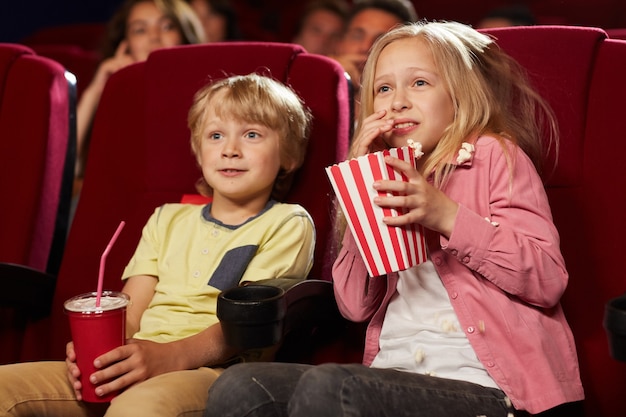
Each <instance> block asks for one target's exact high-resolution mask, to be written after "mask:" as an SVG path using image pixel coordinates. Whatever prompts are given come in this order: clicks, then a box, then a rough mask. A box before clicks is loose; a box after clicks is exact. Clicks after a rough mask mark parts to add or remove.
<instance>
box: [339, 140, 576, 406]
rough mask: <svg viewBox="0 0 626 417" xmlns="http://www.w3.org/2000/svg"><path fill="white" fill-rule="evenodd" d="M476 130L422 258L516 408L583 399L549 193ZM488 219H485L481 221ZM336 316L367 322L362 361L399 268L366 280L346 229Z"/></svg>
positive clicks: (526, 166)
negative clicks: (442, 225)
mask: <svg viewBox="0 0 626 417" xmlns="http://www.w3.org/2000/svg"><path fill="white" fill-rule="evenodd" d="M506 143H507V145H508V148H507V149H508V155H509V157H510V160H511V162H512V164H511V166H509V165H508V164H507V156H506V154H505V152H504V151H503V148H502V146H501V144H500V142H498V141H497V140H496V139H495V138H493V137H489V136H482V137H480V138H478V139H477V141H476V143H475V147H476V150H475V152H474V155H473V158H472V159H471V160H469V161H467V162H464V163H463V164H461V165H459V166H457V168H456V170H455V171H454V173H453V174H452V177H451V178H450V180H449V182H448V184H447V186H446V187H445V189H444V191H445V192H446V194H447V195H448V196H449V197H450V198H452V199H453V200H455V201H457V202H458V203H459V204H460V207H459V211H458V214H457V217H456V222H455V228H454V231H453V232H452V235H451V236H450V239H449V240H448V239H446V238H445V237H443V236H440V235H436V234H435V233H433V232H431V231H427V236H426V238H427V242H428V250H429V254H430V258H431V260H432V262H433V263H434V265H435V268H436V269H437V272H438V273H439V276H440V277H441V280H442V282H443V284H444V286H445V288H446V291H447V292H448V295H449V297H450V301H451V303H452V306H453V308H454V310H455V312H456V314H457V316H458V318H459V322H460V324H461V326H462V327H463V329H464V331H465V334H466V335H467V338H468V339H469V341H470V343H471V345H472V347H473V348H474V351H475V352H476V355H477V357H478V359H479V360H480V361H481V363H482V364H483V366H484V367H485V368H486V369H487V371H488V372H489V374H490V375H491V377H492V378H493V379H494V380H495V381H496V383H497V384H498V386H499V387H500V388H501V389H502V390H503V391H504V392H505V393H506V395H507V396H508V397H509V398H510V399H511V401H512V402H513V405H514V406H515V407H516V408H517V409H519V410H527V411H528V412H530V413H532V414H535V413H538V412H541V411H544V410H547V409H549V408H552V407H554V406H557V405H559V404H562V403H565V402H571V401H579V400H582V399H583V398H584V393H583V388H582V383H581V381H580V375H579V369H578V359H577V355H576V347H575V345H574V338H573V336H572V332H571V330H570V328H569V326H568V324H567V321H566V319H565V317H564V315H563V311H562V309H561V306H560V304H559V300H560V298H561V295H562V294H563V291H564V290H565V287H566V286H567V281H568V274H567V271H566V269H565V262H564V260H563V257H562V255H561V252H560V248H559V236H558V232H557V230H556V227H555V226H554V224H553V222H552V215H551V212H550V206H549V203H548V199H547V196H546V193H545V190H544V187H543V183H542V182H541V179H540V177H539V176H538V175H537V172H536V170H535V168H534V167H533V165H532V163H531V161H530V160H529V159H528V157H527V156H526V155H525V154H524V153H523V152H522V151H521V150H519V149H517V148H515V147H514V146H513V145H512V144H511V143H510V142H508V141H507V142H506ZM486 219H488V220H486ZM333 279H334V283H335V295H336V297H337V303H338V305H339V308H340V310H341V312H342V314H343V315H344V316H345V317H346V318H348V319H350V320H352V321H356V322H362V321H366V320H370V323H369V325H368V329H367V336H366V341H365V352H364V357H363V363H364V364H365V365H370V364H371V362H372V360H373V359H374V357H375V356H376V354H377V352H378V338H379V336H380V331H381V327H382V321H383V319H384V317H385V311H386V308H387V305H388V303H389V300H390V299H391V296H392V295H393V294H394V293H395V291H396V284H397V281H398V274H397V273H392V274H388V275H387V276H386V277H385V276H382V277H375V278H369V277H368V274H367V270H366V268H365V264H364V263H363V261H362V259H361V256H360V254H359V251H358V248H357V246H356V242H355V241H354V238H353V237H352V234H351V233H349V232H348V233H346V234H345V237H344V242H343V248H342V250H341V252H340V253H339V256H338V258H337V261H336V262H335V265H334V267H333Z"/></svg>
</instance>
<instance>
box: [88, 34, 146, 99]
mask: <svg viewBox="0 0 626 417" xmlns="http://www.w3.org/2000/svg"><path fill="white" fill-rule="evenodd" d="M134 62H135V60H134V59H133V58H132V57H131V56H130V54H129V53H128V42H127V41H122V42H120V44H119V45H118V47H117V49H116V50H115V55H113V56H112V57H110V58H108V59H105V60H104V61H102V63H101V64H100V66H99V67H98V70H97V71H96V74H95V75H94V78H93V81H92V82H91V87H92V88H94V89H96V90H97V91H102V90H103V89H104V85H105V84H106V82H107V81H108V79H109V77H110V76H111V75H112V74H113V73H115V72H117V71H119V70H121V69H122V68H124V67H127V66H128V65H130V64H133V63H134Z"/></svg>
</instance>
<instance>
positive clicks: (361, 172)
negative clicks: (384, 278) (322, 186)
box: [326, 146, 427, 277]
mask: <svg viewBox="0 0 626 417" xmlns="http://www.w3.org/2000/svg"><path fill="white" fill-rule="evenodd" d="M385 156H393V157H396V158H398V159H401V160H403V161H406V162H409V163H411V164H412V165H413V167H414V168H415V165H416V159H415V157H413V155H412V152H411V149H409V147H407V146H405V147H402V148H392V149H387V150H384V151H380V152H374V153H371V154H367V155H363V156H360V157H358V158H354V159H351V160H348V161H344V162H341V163H338V164H335V165H332V166H329V167H326V174H327V175H328V178H329V180H330V182H331V184H332V187H333V190H334V191H335V194H336V195H337V199H338V200H339V204H340V205H341V209H342V211H343V213H344V214H345V215H346V220H347V222H348V226H349V228H350V231H351V232H352V234H353V236H354V237H355V239H356V243H357V246H358V248H359V252H360V254H361V257H362V258H363V261H364V262H365V266H366V267H367V270H368V273H369V275H370V276H371V277H376V276H380V275H385V274H387V273H389V272H395V271H402V270H405V269H408V268H411V267H412V266H415V265H417V264H419V263H422V262H424V261H425V260H426V259H427V254H426V242H425V239H424V231H423V227H422V226H421V225H420V224H417V223H413V224H408V225H405V226H398V227H395V226H387V225H386V224H385V223H383V221H382V218H383V217H391V216H400V215H403V214H405V213H406V212H407V210H406V209H405V208H390V207H380V206H378V205H376V204H374V203H373V199H374V198H375V197H377V196H379V195H383V196H386V195H388V194H387V193H386V192H379V191H377V190H375V189H374V188H373V187H372V184H373V183H374V182H375V181H379V180H385V179H390V180H395V181H408V179H407V178H406V175H404V173H402V172H400V171H396V170H395V169H393V168H391V167H390V166H389V165H387V164H386V163H385V160H384V158H385Z"/></svg>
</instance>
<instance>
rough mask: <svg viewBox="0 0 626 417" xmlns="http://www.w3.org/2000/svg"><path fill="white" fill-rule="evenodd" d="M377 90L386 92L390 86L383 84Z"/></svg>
mask: <svg viewBox="0 0 626 417" xmlns="http://www.w3.org/2000/svg"><path fill="white" fill-rule="evenodd" d="M377 91H378V92H379V93H386V92H387V91H389V86H387V85H383V86H381V87H378V90H377Z"/></svg>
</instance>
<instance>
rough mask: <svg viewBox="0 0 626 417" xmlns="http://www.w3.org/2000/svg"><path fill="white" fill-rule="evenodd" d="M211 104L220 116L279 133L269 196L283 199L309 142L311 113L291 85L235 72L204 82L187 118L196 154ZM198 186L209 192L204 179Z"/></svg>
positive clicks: (204, 192) (200, 190)
mask: <svg viewBox="0 0 626 417" xmlns="http://www.w3.org/2000/svg"><path fill="white" fill-rule="evenodd" d="M219 91H224V92H225V94H223V95H221V96H220V102H219V103H214V102H213V99H214V97H215V95H216V94H217V93H218V92H219ZM210 106H213V109H214V111H215V112H216V114H217V115H218V116H219V117H222V115H227V116H228V117H232V118H234V119H237V120H242V121H245V122H248V123H258V124H261V125H263V126H266V127H268V128H270V129H272V130H274V131H276V132H278V134H279V137H280V146H279V149H280V167H281V168H280V171H279V173H278V176H277V178H276V181H275V182H274V189H273V191H272V198H274V199H276V200H282V199H283V198H284V197H285V195H286V194H287V192H288V191H289V188H290V187H291V183H292V181H293V175H294V174H295V172H296V171H297V169H298V168H300V166H302V163H303V162H304V157H305V153H306V147H307V144H308V137H309V130H310V122H311V113H310V111H309V110H308V109H307V108H306V107H305V105H304V103H303V102H302V100H301V99H300V98H299V97H298V96H297V95H296V93H295V92H294V91H293V90H292V89H291V88H289V87H287V86H285V85H284V84H282V83H280V82H278V81H276V80H273V79H272V78H270V77H267V76H263V75H259V74H249V75H237V76H232V77H229V78H225V79H222V80H218V81H215V82H213V83H209V84H207V85H206V86H205V87H203V88H202V89H200V90H199V91H198V92H197V93H196V95H195V97H194V101H193V105H192V106H191V109H190V110H189V116H188V120H187V122H188V123H187V124H188V126H189V130H190V131H191V149H192V151H193V153H194V154H195V155H196V157H197V156H199V154H200V146H201V144H202V140H203V137H202V134H203V130H204V127H205V126H206V124H207V122H208V120H207V109H208V108H209V107H210ZM197 186H198V191H199V192H200V193H201V194H203V195H211V193H212V190H211V188H210V186H209V185H208V184H207V183H206V181H205V180H204V178H201V179H200V180H199V182H198V185H197Z"/></svg>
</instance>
